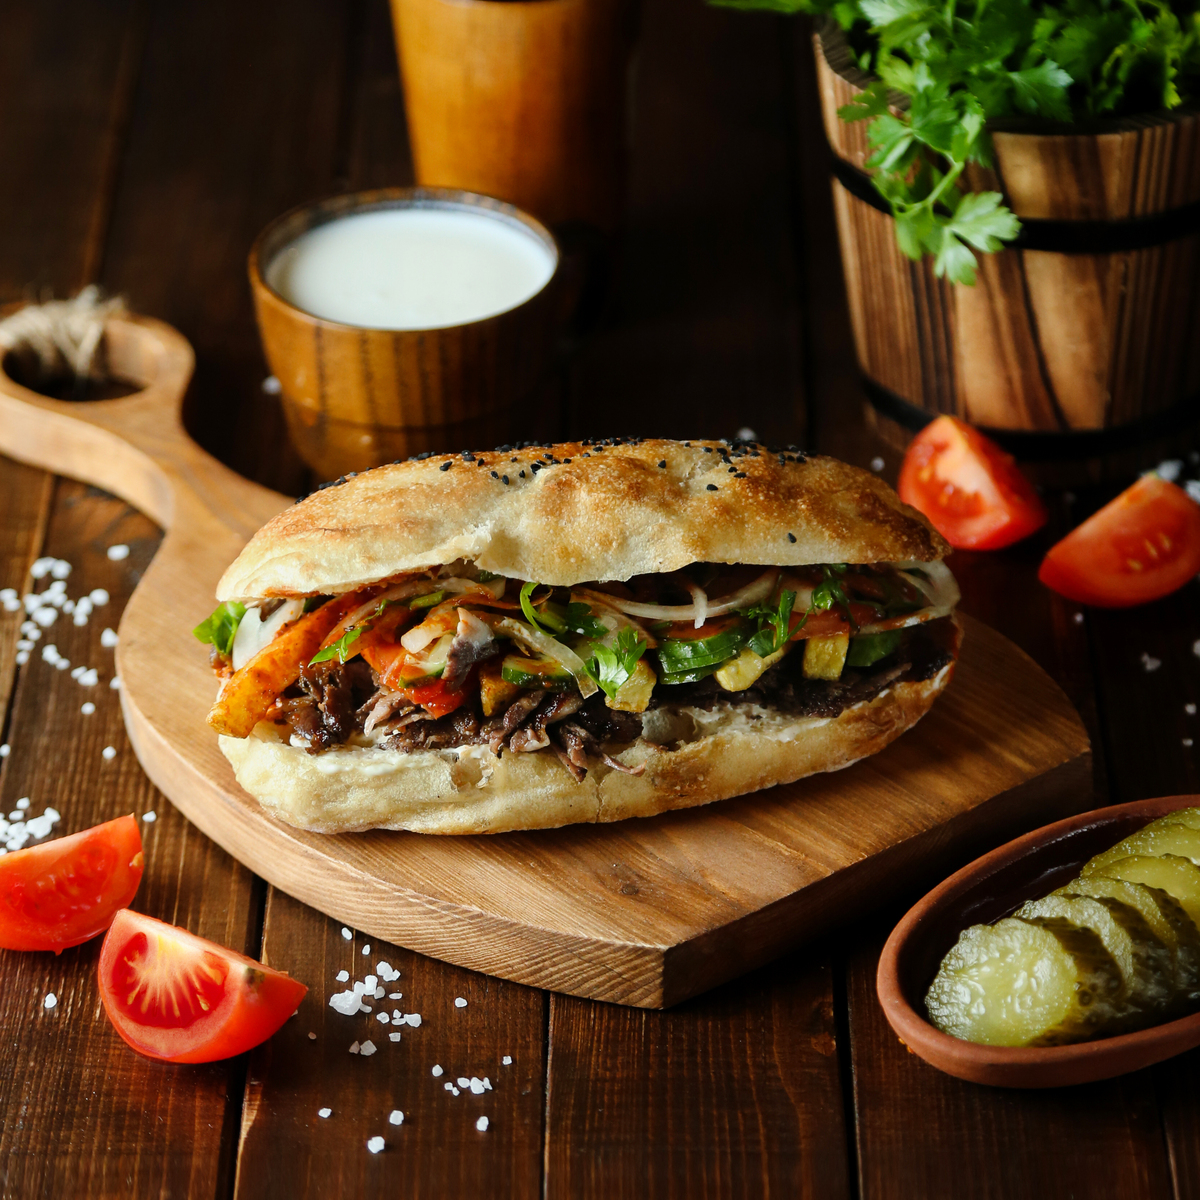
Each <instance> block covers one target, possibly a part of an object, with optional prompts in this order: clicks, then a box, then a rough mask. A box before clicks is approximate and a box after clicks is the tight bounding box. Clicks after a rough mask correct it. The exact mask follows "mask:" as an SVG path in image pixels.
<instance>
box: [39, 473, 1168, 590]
mask: <svg viewBox="0 0 1200 1200" xmlns="http://www.w3.org/2000/svg"><path fill="white" fill-rule="evenodd" d="M1179 465H1180V466H1181V467H1182V466H1183V464H1182V463H1180V464H1179ZM70 573H71V564H70V563H69V562H67V560H66V559H65V558H56V559H55V560H54V565H53V566H52V567H51V568H50V576H51V578H53V579H66V577H67V576H68V575H70Z"/></svg>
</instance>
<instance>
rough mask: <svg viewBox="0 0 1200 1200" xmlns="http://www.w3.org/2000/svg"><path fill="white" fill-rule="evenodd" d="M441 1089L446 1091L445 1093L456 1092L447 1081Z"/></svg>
mask: <svg viewBox="0 0 1200 1200" xmlns="http://www.w3.org/2000/svg"><path fill="white" fill-rule="evenodd" d="M442 1087H444V1088H445V1089H446V1091H448V1092H453V1091H456V1090H457V1089H456V1088H455V1086H454V1084H452V1083H451V1082H450V1081H449V1080H447V1081H446V1082H445V1083H443V1084H442Z"/></svg>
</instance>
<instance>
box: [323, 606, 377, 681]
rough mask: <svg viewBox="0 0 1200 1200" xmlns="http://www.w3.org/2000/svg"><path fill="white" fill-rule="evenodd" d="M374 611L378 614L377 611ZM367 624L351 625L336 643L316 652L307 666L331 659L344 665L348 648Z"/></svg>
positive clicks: (348, 651) (347, 655)
mask: <svg viewBox="0 0 1200 1200" xmlns="http://www.w3.org/2000/svg"><path fill="white" fill-rule="evenodd" d="M380 607H382V605H381V606H380ZM375 611H376V612H378V611H379V609H376V610H375ZM368 624H369V623H367V622H364V623H363V624H362V625H352V626H351V627H350V628H349V629H347V630H346V632H345V633H343V634H342V636H341V637H340V638H338V640H337V641H336V642H331V643H330V644H329V645H328V646H326V647H325V648H324V649H323V650H318V651H317V652H316V654H314V655H313V656H312V660H311V661H310V662H309V664H308V665H309V666H310V667H311V666H315V665H316V664H317V663H319V662H328V661H329V659H331V658H336V659H337V660H338V662H343V663H344V662H345V661H346V659H347V658H349V657H350V647H351V646H352V645H354V643H355V642H357V641H358V639H359V638H360V637H361V636H362V634H363V631H364V630H365V629H367V627H368Z"/></svg>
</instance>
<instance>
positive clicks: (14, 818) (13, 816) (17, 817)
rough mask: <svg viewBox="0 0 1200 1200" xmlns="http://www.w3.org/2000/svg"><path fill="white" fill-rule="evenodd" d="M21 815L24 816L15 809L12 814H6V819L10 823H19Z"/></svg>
mask: <svg viewBox="0 0 1200 1200" xmlns="http://www.w3.org/2000/svg"><path fill="white" fill-rule="evenodd" d="M23 815H24V814H23V813H22V812H21V810H20V809H19V808H18V809H16V810H15V811H14V812H10V813H9V814H8V819H9V820H10V821H19V820H20V819H21V817H22V816H23Z"/></svg>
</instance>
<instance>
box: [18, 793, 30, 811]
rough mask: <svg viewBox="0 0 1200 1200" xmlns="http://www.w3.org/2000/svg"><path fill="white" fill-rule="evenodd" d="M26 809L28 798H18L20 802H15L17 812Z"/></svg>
mask: <svg viewBox="0 0 1200 1200" xmlns="http://www.w3.org/2000/svg"><path fill="white" fill-rule="evenodd" d="M28 807H29V797H28V796H22V797H21V798H20V800H18V801H17V811H18V812H24V811H25V810H26V809H27V808H28Z"/></svg>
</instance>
